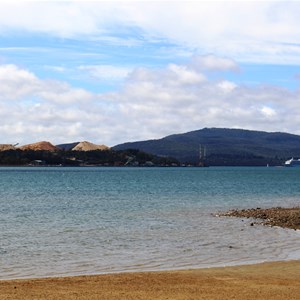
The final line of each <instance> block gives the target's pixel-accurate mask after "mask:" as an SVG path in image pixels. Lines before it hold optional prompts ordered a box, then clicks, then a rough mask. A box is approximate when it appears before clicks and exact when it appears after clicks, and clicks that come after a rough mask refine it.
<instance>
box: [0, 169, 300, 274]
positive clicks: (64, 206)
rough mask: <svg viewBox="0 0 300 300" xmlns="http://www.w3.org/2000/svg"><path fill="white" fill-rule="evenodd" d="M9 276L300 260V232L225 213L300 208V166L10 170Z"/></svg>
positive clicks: (4, 268) (5, 264)
mask: <svg viewBox="0 0 300 300" xmlns="http://www.w3.org/2000/svg"><path fill="white" fill-rule="evenodd" d="M0 192H1V198H0V202H1V205H0V228H1V231H0V278H1V279H4V278H24V277H44V276H66V275H79V274H99V273H109V272H120V271H140V270H143V271H145V270H163V269H181V268H198V267H209V266H224V265H233V264H245V263H254V262H262V261H272V260H285V259H294V258H297V259H299V258H300V232H299V231H294V230H288V229H281V228H269V227H264V226H254V227H251V226H249V223H250V222H251V220H241V219H236V218H217V217H214V216H213V215H212V214H216V213H218V212H220V211H225V210H228V209H233V208H251V207H271V206H295V205H299V204H300V201H299V199H300V168H299V169H297V168H228V167H227V168H217V167H216V168H63V167H61V168H0Z"/></svg>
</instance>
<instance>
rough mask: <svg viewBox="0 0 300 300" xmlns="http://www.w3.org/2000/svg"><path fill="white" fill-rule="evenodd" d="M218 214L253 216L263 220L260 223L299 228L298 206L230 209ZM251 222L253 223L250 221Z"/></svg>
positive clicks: (299, 215)
mask: <svg viewBox="0 0 300 300" xmlns="http://www.w3.org/2000/svg"><path fill="white" fill-rule="evenodd" d="M219 216H228V217H240V218H255V219H261V220H264V221H263V222H262V224H264V225H270V226H280V227H284V228H291V229H295V230H296V229H300V207H293V208H282V207H274V208H267V209H261V208H259V207H258V208H251V209H242V210H231V211H229V212H226V213H222V214H219ZM252 224H253V223H252Z"/></svg>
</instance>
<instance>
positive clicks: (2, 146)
mask: <svg viewBox="0 0 300 300" xmlns="http://www.w3.org/2000/svg"><path fill="white" fill-rule="evenodd" d="M8 150H16V147H15V146H14V145H11V144H0V151H8Z"/></svg>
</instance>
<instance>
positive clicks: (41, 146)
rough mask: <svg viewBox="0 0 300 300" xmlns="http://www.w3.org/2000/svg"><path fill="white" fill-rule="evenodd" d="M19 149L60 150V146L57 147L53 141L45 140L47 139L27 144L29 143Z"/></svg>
mask: <svg viewBox="0 0 300 300" xmlns="http://www.w3.org/2000/svg"><path fill="white" fill-rule="evenodd" d="M19 149H21V150H33V151H51V152H53V151H58V150H60V149H59V148H57V147H55V146H54V145H52V144H51V143H49V142H45V141H43V142H38V143H33V144H27V145H24V146H22V147H20V148H19Z"/></svg>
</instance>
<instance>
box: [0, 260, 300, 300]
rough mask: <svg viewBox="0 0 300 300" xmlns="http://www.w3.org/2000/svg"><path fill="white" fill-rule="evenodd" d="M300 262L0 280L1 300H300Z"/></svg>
mask: <svg viewBox="0 0 300 300" xmlns="http://www.w3.org/2000/svg"><path fill="white" fill-rule="evenodd" d="M299 295H300V261H288V262H273V263H263V264H257V265H246V266H235V267H224V268H208V269H197V270H186V271H163V272H145V273H143V272H141V273H122V274H112V275H111V274H110V275H95V276H77V277H62V278H44V279H29V280H27V279H25V280H7V281H0V299H1V300H4V299H14V300H17V299H22V300H26V299H62V300H64V299H91V300H92V299H104V300H105V299H173V300H176V299H222V300H224V299H256V300H257V299H264V300H266V299H272V300H274V299H281V300H282V299H299Z"/></svg>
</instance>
